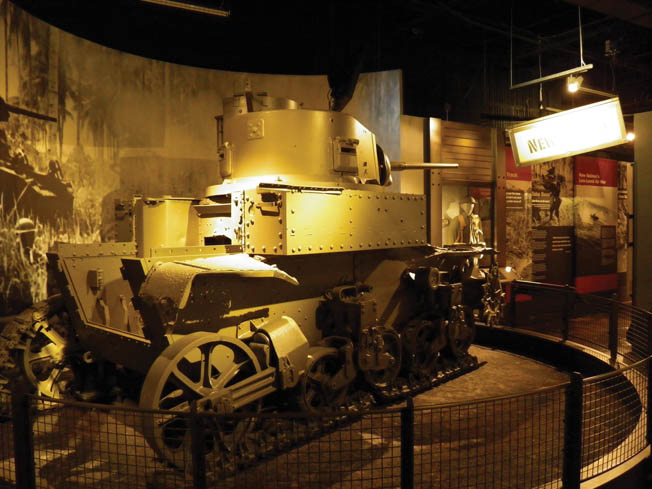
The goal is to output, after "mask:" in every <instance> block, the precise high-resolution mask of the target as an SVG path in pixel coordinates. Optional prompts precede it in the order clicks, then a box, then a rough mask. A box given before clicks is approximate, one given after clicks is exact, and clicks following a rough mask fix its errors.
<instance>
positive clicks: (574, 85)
mask: <svg viewBox="0 0 652 489" xmlns="http://www.w3.org/2000/svg"><path fill="white" fill-rule="evenodd" d="M583 81H584V78H583V77H581V76H573V75H570V76H569V77H568V78H566V89H567V90H568V91H569V92H570V93H575V92H577V91H578V90H579V89H580V87H581V86H582V82H583Z"/></svg>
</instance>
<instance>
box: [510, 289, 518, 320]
mask: <svg viewBox="0 0 652 489" xmlns="http://www.w3.org/2000/svg"><path fill="white" fill-rule="evenodd" d="M517 294H518V284H516V283H515V282H512V283H511V284H509V325H510V326H511V327H512V328H515V327H516V295H517Z"/></svg>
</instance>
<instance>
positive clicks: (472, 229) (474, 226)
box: [455, 196, 485, 244]
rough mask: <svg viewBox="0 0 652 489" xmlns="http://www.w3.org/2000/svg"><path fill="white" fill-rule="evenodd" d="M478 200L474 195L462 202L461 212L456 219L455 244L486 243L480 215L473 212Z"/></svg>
mask: <svg viewBox="0 0 652 489" xmlns="http://www.w3.org/2000/svg"><path fill="white" fill-rule="evenodd" d="M476 203H477V201H476V200H475V198H473V197H472V196H468V197H465V198H464V199H463V200H462V201H461V202H460V213H459V215H458V216H457V218H456V219H455V222H456V223H457V232H456V233H455V244H485V241H484V233H483V231H482V221H481V220H480V216H478V215H477V214H474V213H473V209H474V207H475V204H476Z"/></svg>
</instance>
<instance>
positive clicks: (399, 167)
mask: <svg viewBox="0 0 652 489" xmlns="http://www.w3.org/2000/svg"><path fill="white" fill-rule="evenodd" d="M390 163H391V165H392V171H403V170H443V169H446V168H458V167H459V166H460V164H459V163H425V162H416V161H392V162H390Z"/></svg>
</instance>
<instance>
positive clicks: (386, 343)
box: [364, 329, 403, 389]
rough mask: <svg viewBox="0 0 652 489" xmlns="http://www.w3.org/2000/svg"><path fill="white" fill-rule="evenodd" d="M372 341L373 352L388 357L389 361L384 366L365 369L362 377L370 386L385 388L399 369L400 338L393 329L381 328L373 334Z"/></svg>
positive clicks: (389, 384) (400, 354)
mask: <svg viewBox="0 0 652 489" xmlns="http://www.w3.org/2000/svg"><path fill="white" fill-rule="evenodd" d="M373 342H374V350H375V354H377V355H384V356H386V357H389V358H390V361H389V365H388V366H387V367H386V368H383V369H379V370H365V371H364V378H365V380H366V381H367V383H368V384H370V385H371V386H372V387H374V388H376V389H386V388H388V387H389V386H391V384H392V383H393V382H394V380H396V377H397V376H398V373H399V371H400V370H401V359H402V356H403V355H402V353H403V351H402V350H403V347H402V346H401V338H400V337H399V335H398V333H397V332H396V331H394V330H393V329H382V330H381V332H380V333H377V334H374V338H373Z"/></svg>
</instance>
